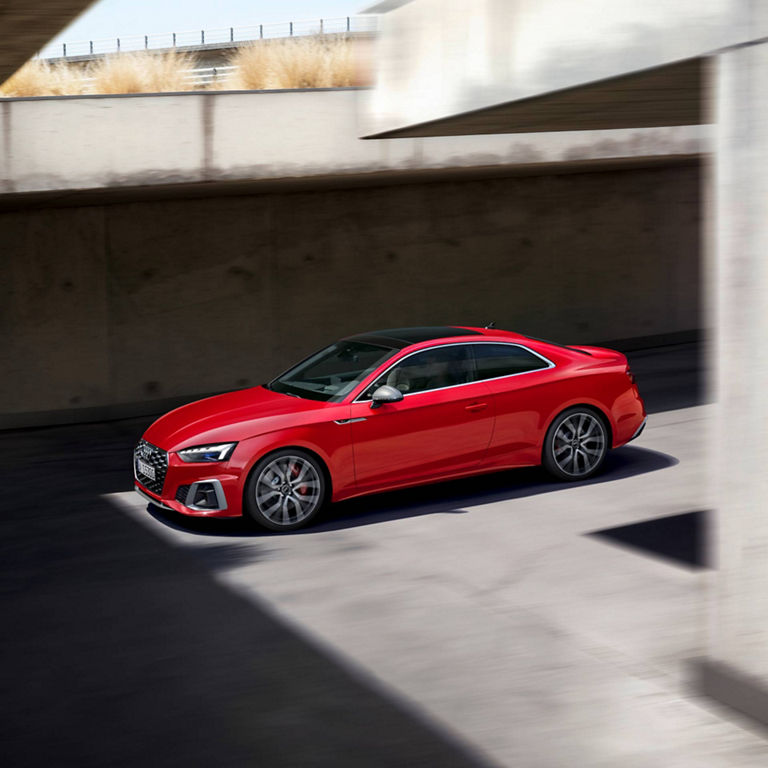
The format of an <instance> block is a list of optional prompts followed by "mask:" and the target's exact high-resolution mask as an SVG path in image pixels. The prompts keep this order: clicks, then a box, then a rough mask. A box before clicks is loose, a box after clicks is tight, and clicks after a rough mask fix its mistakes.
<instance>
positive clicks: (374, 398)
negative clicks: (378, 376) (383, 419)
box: [371, 384, 403, 408]
mask: <svg viewBox="0 0 768 768" xmlns="http://www.w3.org/2000/svg"><path fill="white" fill-rule="evenodd" d="M402 399H403V393H402V392H401V391H400V390H399V389H395V387H390V386H388V385H387V384H383V385H382V386H380V387H379V388H378V389H376V390H374V392H373V394H372V395H371V408H378V407H379V406H382V405H384V403H399V402H400V401H401V400H402Z"/></svg>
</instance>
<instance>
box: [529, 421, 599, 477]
mask: <svg viewBox="0 0 768 768" xmlns="http://www.w3.org/2000/svg"><path fill="white" fill-rule="evenodd" d="M607 453H608V430H607V429H606V426H605V423H604V422H603V420H602V419H601V418H600V417H599V416H598V415H597V414H596V413H595V412H594V411H592V410H590V409H589V408H583V407H578V406H577V407H575V408H569V409H568V410H567V411H563V412H562V413H561V414H560V415H559V416H558V417H557V418H556V419H555V420H554V421H553V422H552V424H551V425H550V427H549V429H548V430H547V435H546V437H545V438H544V451H543V456H542V460H543V464H544V467H545V469H547V471H548V472H550V474H552V475H554V476H555V477H557V478H558V479H560V480H586V478H588V477H591V476H592V475H594V474H595V472H597V470H598V469H600V465H601V464H602V463H603V460H604V459H605V456H606V454H607Z"/></svg>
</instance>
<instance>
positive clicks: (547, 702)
mask: <svg viewBox="0 0 768 768" xmlns="http://www.w3.org/2000/svg"><path fill="white" fill-rule="evenodd" d="M710 408H711V406H699V407H693V408H686V409H682V410H676V411H667V412H665V413H663V414H654V415H652V416H651V418H650V420H649V426H648V428H647V429H646V431H645V433H644V434H643V435H642V436H641V438H640V439H639V440H638V441H637V442H636V443H634V444H632V445H631V446H628V447H626V448H623V449H621V450H619V451H617V452H616V453H615V454H613V455H612V456H611V459H610V461H609V463H608V466H607V469H606V472H605V473H604V474H603V475H601V476H600V477H598V478H596V479H595V480H594V481H593V482H590V483H588V484H586V485H580V486H576V485H574V486H569V485H560V484H556V483H551V482H549V481H548V479H547V478H546V476H544V475H542V474H540V473H539V472H538V471H534V470H520V471H517V472H511V473H505V474H503V475H495V476H490V477H487V478H484V479H475V480H471V481H463V482H460V483H451V484H447V485H443V486H437V487H433V488H431V489H422V490H416V491H403V492H398V493H396V494H390V495H387V496H380V497H374V498H371V499H367V500H359V501H356V502H350V503H347V504H346V505H339V506H338V508H336V509H335V510H334V511H332V512H331V513H330V515H331V516H330V519H328V520H327V521H326V522H325V523H324V524H321V525H318V526H316V527H314V528H312V529H310V530H308V531H307V532H304V533H299V534H296V535H291V536H272V535H259V534H258V533H255V534H254V532H253V531H249V530H248V529H246V528H241V527H238V525H237V524H235V525H234V526H230V527H227V526H220V525H217V524H216V522H215V521H203V522H202V523H194V522H193V523H190V524H189V525H185V524H184V523H183V522H182V523H180V524H179V523H176V522H174V521H168V520H166V519H163V518H155V517H153V516H151V515H150V514H149V513H148V512H147V511H146V509H145V507H146V505H144V504H143V503H142V502H141V501H140V500H139V499H138V498H137V497H135V495H134V494H131V493H125V494H116V495H112V496H110V497H109V498H110V500H112V501H113V502H114V504H115V505H116V507H117V508H118V509H120V510H122V511H123V512H124V513H125V514H127V515H129V516H131V517H132V518H133V519H134V520H137V521H139V522H140V523H142V524H143V525H145V526H146V527H147V528H149V529H150V530H152V531H153V532H155V533H156V534H157V536H159V537H161V538H162V539H163V540H165V541H167V542H169V543H171V544H172V545H174V546H178V547H180V548H182V549H183V550H184V551H186V552H189V553H190V554H191V555H192V556H193V557H196V558H198V559H199V561H200V562H202V563H203V564H204V565H206V566H207V567H208V568H210V569H211V570H212V571H213V572H214V573H215V574H216V575H217V578H218V579H219V581H221V582H222V583H224V584H226V585H228V586H230V587H231V588H232V589H234V590H236V591H237V592H238V593H239V594H243V595H246V596H247V597H248V598H249V599H250V600H252V601H254V602H255V603H257V604H258V605H264V604H266V605H268V606H270V607H271V608H272V609H274V610H275V611H276V612H277V614H278V615H279V616H280V617H282V618H285V619H287V620H288V621H289V622H291V623H292V624H293V625H294V626H295V627H297V628H298V629H299V630H300V631H301V632H302V633H304V634H306V635H307V636H308V637H310V638H312V639H313V640H316V641H318V642H320V643H321V644H322V645H323V646H325V647H327V648H329V649H331V650H332V651H333V653H334V654H336V655H337V657H338V658H340V659H342V660H343V661H344V662H345V663H347V664H349V665H350V666H351V667H352V668H353V669H355V670H356V671H358V672H360V673H361V674H362V675H363V676H364V677H370V678H372V679H373V680H374V681H376V683H377V684H380V685H382V686H383V687H384V689H385V690H387V691H389V692H392V693H394V694H396V695H397V696H398V697H402V698H403V699H404V700H405V701H406V702H407V703H408V704H409V705H410V706H413V707H415V708H416V709H417V710H418V711H421V712H423V713H425V714H426V715H427V716H428V717H429V718H430V719H433V720H434V721H436V722H437V723H439V724H440V725H442V726H444V727H446V728H449V729H450V730H451V731H453V732H454V733H455V734H457V735H458V736H459V737H460V739H461V740H462V741H464V742H466V743H468V744H469V745H470V746H471V747H473V748H475V749H477V750H479V751H480V753H482V754H484V755H486V756H487V757H489V758H490V759H491V760H492V761H494V762H495V763H497V764H499V765H505V766H533V765H536V766H552V768H555V767H557V768H561V767H562V766H563V765H585V766H617V765H622V766H630V767H632V768H634V767H635V766H637V767H638V768H639V767H640V766H662V765H663V766H665V768H673V767H675V766H681V767H682V766H686V767H687V766H697V768H710V767H711V768H720V767H722V768H736V766H755V767H756V768H757V766H764V765H765V764H766V761H768V745H766V744H765V743H764V742H763V741H762V740H761V739H759V738H758V737H757V736H756V735H754V734H753V733H750V732H749V731H747V730H744V729H743V727H742V724H740V723H739V722H738V721H729V720H724V719H723V718H722V712H719V711H718V712H715V711H712V710H711V709H710V708H709V705H707V703H706V702H705V701H704V700H703V699H700V698H697V697H696V696H695V695H694V694H693V693H691V692H690V691H689V689H688V687H687V683H686V678H687V670H688V661H689V660H690V659H692V658H694V657H697V656H699V655H700V654H701V652H702V649H703V645H704V592H703V589H704V586H705V582H706V580H707V579H708V578H709V572H708V571H707V569H692V568H690V567H685V566H684V565H680V564H678V563H676V562H673V561H669V560H664V559H660V558H654V557H652V556H648V555H646V554H643V553H642V552H639V551H636V550H632V549H623V548H621V547H618V546H614V545H611V544H609V543H606V542H605V541H604V540H601V539H598V538H595V537H591V536H587V535H585V534H588V533H590V532H593V531H595V530H597V529H603V528H607V527H612V526H617V525H623V524H627V523H631V522H637V521H641V520H648V519H651V518H661V517H664V516H667V515H673V514H677V513H681V512H689V511H692V510H701V509H704V508H706V506H707V504H708V499H707V498H706V495H705V492H704V490H703V488H704V482H703V481H704V468H703V467H704V464H703V439H704V435H705V431H706V428H707V420H708V418H709V415H710ZM208 524H210V525H208Z"/></svg>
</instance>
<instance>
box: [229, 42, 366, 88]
mask: <svg viewBox="0 0 768 768" xmlns="http://www.w3.org/2000/svg"><path fill="white" fill-rule="evenodd" d="M229 63H230V64H231V65H232V66H234V67H237V69H236V70H235V71H233V72H232V74H231V75H230V76H229V77H228V78H227V79H226V80H224V81H222V82H221V83H219V84H218V86H217V87H219V88H225V89H236V90H263V89H269V88H330V87H334V86H344V85H353V84H355V81H356V78H355V60H354V51H353V44H352V42H351V41H349V40H346V39H344V38H338V37H336V38H323V37H302V38H294V39H287V40H271V41H266V42H258V43H253V44H251V45H247V46H243V47H242V48H239V49H238V50H237V51H236V52H235V53H234V54H233V56H232V57H231V58H230V61H229Z"/></svg>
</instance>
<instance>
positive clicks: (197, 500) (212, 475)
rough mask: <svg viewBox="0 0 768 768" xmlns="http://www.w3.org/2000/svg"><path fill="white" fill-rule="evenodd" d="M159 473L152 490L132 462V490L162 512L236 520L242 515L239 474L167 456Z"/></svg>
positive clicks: (169, 454)
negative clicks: (159, 476) (160, 479)
mask: <svg viewBox="0 0 768 768" xmlns="http://www.w3.org/2000/svg"><path fill="white" fill-rule="evenodd" d="M166 455H167V465H166V466H165V467H163V468H162V469H161V470H160V474H162V476H163V479H162V483H160V482H158V483H154V486H153V487H152V488H150V487H148V484H147V483H145V482H144V478H143V476H141V475H140V474H139V473H138V471H137V464H136V461H135V460H134V490H135V491H136V492H137V493H138V494H139V496H141V497H142V499H144V500H145V501H148V502H149V503H151V504H154V505H155V506H156V507H159V508H160V509H164V510H166V511H172V512H178V513H179V514H182V515H191V516H195V517H239V516H240V515H241V514H242V487H241V484H240V475H239V473H237V474H236V473H234V472H233V471H232V470H233V467H231V466H229V465H227V464H226V463H222V464H215V465H211V464H202V463H200V464H198V463H188V462H184V461H182V460H181V459H179V458H178V456H177V455H176V454H174V453H168V454H166Z"/></svg>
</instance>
